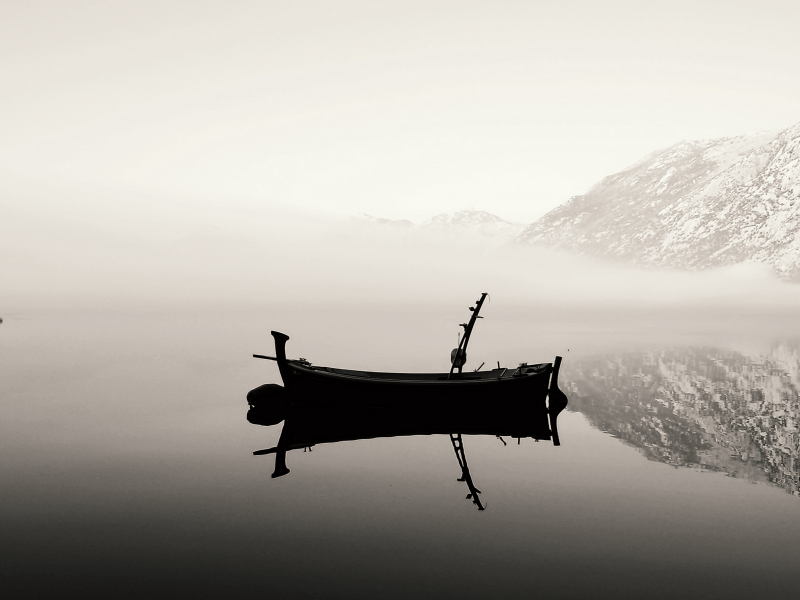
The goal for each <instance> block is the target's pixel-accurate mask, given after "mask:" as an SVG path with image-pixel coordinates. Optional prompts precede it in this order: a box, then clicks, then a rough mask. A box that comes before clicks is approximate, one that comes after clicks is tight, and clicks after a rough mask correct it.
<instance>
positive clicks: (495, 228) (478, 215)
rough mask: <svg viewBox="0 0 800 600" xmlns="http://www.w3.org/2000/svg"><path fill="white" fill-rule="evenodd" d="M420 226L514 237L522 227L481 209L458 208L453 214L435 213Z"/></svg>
mask: <svg viewBox="0 0 800 600" xmlns="http://www.w3.org/2000/svg"><path fill="white" fill-rule="evenodd" d="M421 227H431V228H447V229H451V230H461V231H465V232H472V233H480V234H483V235H491V236H508V237H516V236H518V235H519V234H520V233H521V232H522V230H523V229H524V227H525V226H524V225H522V224H521V223H512V222H511V221H506V220H505V219H501V218H500V217H498V216H497V215H493V214H491V213H488V212H486V211H483V210H460V211H458V212H456V213H453V214H447V213H443V214H441V215H436V216H435V217H432V218H430V219H428V220H427V221H425V222H424V223H422V225H421Z"/></svg>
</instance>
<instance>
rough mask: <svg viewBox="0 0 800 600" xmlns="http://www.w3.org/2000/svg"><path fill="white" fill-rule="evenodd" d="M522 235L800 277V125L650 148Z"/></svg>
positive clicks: (634, 257)
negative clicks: (753, 266)
mask: <svg viewBox="0 0 800 600" xmlns="http://www.w3.org/2000/svg"><path fill="white" fill-rule="evenodd" d="M517 241H518V242H519V243H523V244H547V245H554V246H557V247H561V248H565V249H569V250H573V251H577V252H579V253H582V254H587V255H593V256H602V257H609V258H621V259H626V260H630V261H633V262H635V263H638V264H644V265H653V266H670V267H680V268H687V269H703V268H708V267H714V266H720V265H730V264H735V263H739V262H743V261H755V262H760V263H765V264H768V265H771V266H772V267H773V268H774V269H775V270H776V271H777V272H778V273H779V274H780V275H781V276H783V277H785V278H787V279H800V124H798V125H796V126H794V127H791V128H789V129H787V130H785V131H783V132H780V133H778V134H774V133H772V134H768V133H767V134H758V135H751V136H739V137H734V138H723V139H719V140H705V141H699V142H681V143H679V144H676V145H675V146H672V147H671V148H667V149H666V150H663V151H659V152H656V153H654V154H651V155H650V156H648V157H646V158H645V159H644V160H642V161H641V162H639V163H637V164H635V165H633V166H631V167H629V168H628V169H625V170H624V171H622V172H620V173H617V174H615V175H611V176H610V177H606V178H605V179H603V180H602V181H601V182H600V183H598V184H597V185H595V186H594V187H593V188H592V189H591V190H589V192H587V193H586V194H584V195H582V196H575V197H573V198H571V199H570V200H569V201H568V202H567V203H566V204H563V205H562V206H559V207H558V208H556V209H554V210H552V211H551V212H549V213H548V214H546V215H545V216H544V217H542V218H541V219H539V220H538V221H536V222H535V223H533V224H532V225H530V226H528V227H527V228H526V229H525V230H524V231H523V232H522V233H521V234H520V236H519V237H518V238H517Z"/></svg>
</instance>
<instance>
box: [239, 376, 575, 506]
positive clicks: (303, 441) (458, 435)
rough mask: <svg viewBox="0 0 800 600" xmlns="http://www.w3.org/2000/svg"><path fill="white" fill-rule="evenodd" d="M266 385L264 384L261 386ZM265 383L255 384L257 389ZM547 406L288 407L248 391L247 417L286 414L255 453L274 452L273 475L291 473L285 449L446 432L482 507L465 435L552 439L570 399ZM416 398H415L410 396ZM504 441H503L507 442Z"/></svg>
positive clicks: (295, 402)
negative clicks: (270, 444) (274, 440)
mask: <svg viewBox="0 0 800 600" xmlns="http://www.w3.org/2000/svg"><path fill="white" fill-rule="evenodd" d="M262 387H263V386H262ZM259 389H261V388H257V389H256V390H254V392H255V391H257V390H259ZM552 396H553V398H552V399H551V400H550V401H549V406H548V405H546V404H545V403H544V402H543V401H542V402H538V401H537V402H534V401H532V400H533V399H530V398H529V399H525V398H520V399H516V400H513V401H512V400H509V399H502V398H487V399H486V400H485V401H484V402H481V403H474V402H469V403H464V404H463V405H462V406H460V407H458V408H453V405H452V404H450V403H448V404H446V405H442V406H440V407H436V406H430V405H429V406H428V407H427V408H426V409H425V410H418V409H419V406H418V404H417V403H411V406H413V407H414V409H413V410H410V408H409V405H403V404H402V403H397V402H393V403H391V404H386V403H383V404H381V403H380V402H378V401H377V400H378V399H376V403H375V406H366V405H365V404H364V403H363V402H358V403H354V402H349V401H348V400H347V398H342V397H337V398H329V399H325V400H324V401H323V400H322V399H319V398H309V397H298V396H296V395H295V396H292V397H291V400H290V401H288V402H287V403H286V405H285V406H283V407H282V408H280V409H279V410H277V409H276V406H275V404H274V403H269V404H268V403H262V402H259V401H258V397H259V395H258V394H253V393H251V394H250V395H248V401H249V402H250V410H249V411H248V413H247V419H248V421H250V422H251V423H253V424H256V425H266V426H271V425H275V424H277V423H278V422H280V421H279V419H278V417H280V416H282V417H283V420H284V423H283V430H282V431H281V436H280V439H279V441H278V445H277V446H275V447H274V448H269V449H265V450H258V451H256V452H254V453H253V454H256V455H263V454H275V471H274V473H273V474H272V477H281V476H283V475H286V474H287V473H289V469H288V468H287V466H286V453H287V452H288V451H291V450H298V449H306V448H312V447H313V446H316V445H318V444H334V443H341V442H347V441H353V440H364V439H376V438H385V437H398V436H413V435H443V436H444V435H446V436H449V438H450V442H451V445H452V447H453V450H454V452H455V454H456V458H457V460H458V465H459V468H460V469H461V477H459V478H458V481H462V482H464V483H465V484H466V486H467V490H468V494H467V499H469V500H472V502H473V503H474V504H475V505H476V506H477V507H478V509H479V510H483V509H484V506H483V504H482V502H481V500H480V493H481V492H480V490H479V489H478V488H477V487H476V486H475V484H474V483H473V481H472V476H471V474H470V471H469V466H468V464H467V458H466V454H465V451H464V440H463V437H462V436H463V435H491V436H494V437H500V438H501V439H502V438H503V437H510V438H519V439H523V438H532V439H534V440H537V441H538V440H553V442H554V443H556V439H555V437H554V435H553V433H554V429H555V427H554V426H555V423H556V418H557V416H558V413H560V412H561V411H562V410H563V409H564V407H565V406H566V404H567V400H566V397H565V396H564V394H561V393H560V391H559V393H557V394H556V393H553V394H552ZM410 400H413V399H410ZM504 443H505V442H504Z"/></svg>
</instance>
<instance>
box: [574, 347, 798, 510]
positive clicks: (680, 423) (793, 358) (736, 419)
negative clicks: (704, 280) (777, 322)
mask: <svg viewBox="0 0 800 600" xmlns="http://www.w3.org/2000/svg"><path fill="white" fill-rule="evenodd" d="M568 379H569V381H568V383H567V385H566V388H567V390H568V392H570V405H571V407H572V409H573V410H576V411H578V412H581V413H583V414H584V415H585V416H586V417H587V418H588V419H589V421H590V422H592V424H593V425H595V426H596V427H597V428H599V429H601V430H603V431H607V432H608V433H610V434H612V435H613V436H614V437H617V438H619V439H620V440H622V441H623V442H624V443H626V444H629V445H631V446H634V447H636V448H637V449H639V451H640V452H642V453H643V454H644V455H645V456H646V457H647V458H648V459H650V460H656V461H659V462H663V463H667V464H671V465H674V466H683V467H694V468H701V469H708V470H712V471H721V472H725V473H727V474H728V475H730V476H732V477H740V478H744V479H747V480H750V481H753V482H756V481H769V482H771V483H773V484H775V485H777V486H780V487H782V488H784V489H785V490H787V491H788V492H789V493H792V494H794V495H800V485H799V484H800V481H799V477H800V462H799V461H798V453H799V452H800V434H799V433H798V424H800V401H799V399H798V388H799V387H800V346H798V345H792V344H781V345H777V346H774V347H773V348H772V349H770V350H769V351H768V352H765V353H753V354H751V355H746V354H742V353H739V352H732V351H722V350H718V349H713V348H689V349H676V350H664V351H654V352H646V353H638V354H626V355H617V356H607V357H601V358H593V359H589V360H582V361H574V362H573V363H572V364H571V371H570V373H569V374H568Z"/></svg>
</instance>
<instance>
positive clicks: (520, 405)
mask: <svg viewBox="0 0 800 600" xmlns="http://www.w3.org/2000/svg"><path fill="white" fill-rule="evenodd" d="M486 296H487V295H486V294H482V295H481V298H480V299H479V300H478V301H477V302H476V304H475V306H474V307H470V309H469V310H470V311H471V312H472V315H471V317H470V320H469V322H468V323H462V324H461V326H462V327H463V328H464V335H463V337H460V339H459V345H458V347H457V348H455V349H454V350H453V351H452V352H451V355H450V359H451V367H450V371H449V372H448V373H381V372H372V371H354V370H348V369H336V368H332V367H323V366H316V365H313V364H311V363H310V362H309V361H307V360H305V359H303V358H301V359H297V360H290V359H288V358H287V357H286V342H287V341H288V340H289V336H287V335H285V334H283V333H280V332H277V331H273V332H272V336H273V338H274V339H275V351H276V356H275V357H271V356H264V355H260V354H254V355H253V356H254V357H256V358H264V359H269V360H274V361H277V363H278V368H279V370H280V373H281V378H282V379H283V383H284V387H281V386H279V385H275V384H267V385H263V386H260V387H258V388H256V389H254V390H251V391H250V393H248V395H247V400H248V403H249V404H250V407H251V408H250V412H249V413H248V420H250V421H251V422H253V423H256V424H259V425H275V424H278V423H280V422H281V421H282V420H284V419H286V424H285V425H284V429H283V432H282V433H281V438H280V441H279V442H278V445H277V446H276V447H275V448H271V449H269V450H265V451H259V453H260V454H270V453H275V454H276V467H275V472H274V473H273V475H272V476H273V477H280V476H281V475H285V474H286V473H288V472H289V470H288V469H287V468H286V466H285V455H286V452H287V451H288V450H292V449H297V448H305V447H310V446H312V445H314V444H318V443H332V442H338V441H344V440H347V439H351V440H352V439H364V438H374V437H389V436H401V435H402V436H405V435H423V434H437V433H453V432H459V433H474V434H485V435H490V434H491V435H509V436H511V437H518V438H521V437H532V438H534V439H536V440H537V441H538V440H551V439H552V441H553V444H554V445H556V446H558V445H559V444H560V441H559V438H558V428H557V422H556V419H557V417H558V414H559V413H560V412H561V411H562V410H563V409H564V408H565V407H566V405H567V397H566V395H565V394H564V393H563V392H562V391H561V390H560V389H559V388H558V372H559V368H560V365H561V357H560V356H557V357H556V358H555V361H554V362H553V363H541V364H532V365H528V364H527V363H521V364H520V365H519V366H518V367H516V368H514V369H508V368H501V367H499V366H498V368H497V369H492V370H490V371H480V370H479V369H480V367H478V369H476V370H475V371H472V372H466V373H464V372H463V366H464V364H465V363H466V360H467V352H466V351H467V345H468V343H469V339H470V336H471V334H472V330H473V327H474V326H475V323H476V321H477V319H479V318H482V317H480V316H479V313H480V310H481V307H482V306H483V302H484V300H485V299H486ZM481 366H483V365H481ZM367 409H369V410H371V411H373V412H372V413H369V419H368V420H367V421H364V414H366V413H365V412H364V411H365V410H367ZM354 411H355V412H354ZM375 411H377V412H375ZM319 415H323V417H320V416H319ZM342 415H344V416H342ZM492 415H494V416H492ZM509 417H513V418H511V419H509ZM298 432H299V433H298Z"/></svg>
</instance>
